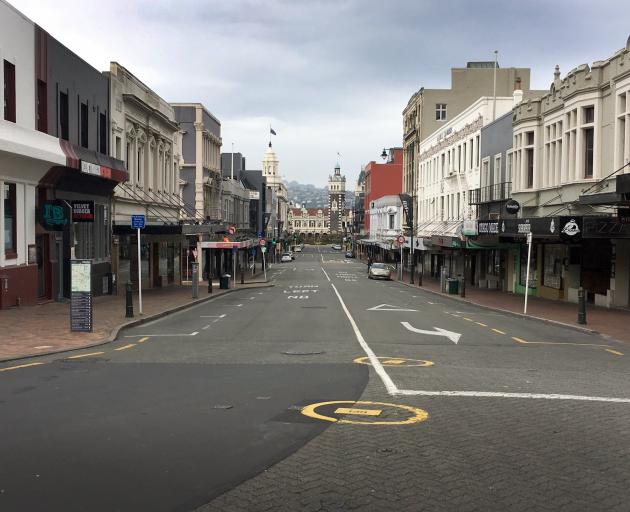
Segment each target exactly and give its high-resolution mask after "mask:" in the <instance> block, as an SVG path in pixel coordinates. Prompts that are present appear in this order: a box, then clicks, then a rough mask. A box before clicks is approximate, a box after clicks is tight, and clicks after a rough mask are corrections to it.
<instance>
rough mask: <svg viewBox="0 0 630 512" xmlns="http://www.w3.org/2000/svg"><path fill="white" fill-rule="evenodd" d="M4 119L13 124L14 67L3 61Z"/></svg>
mask: <svg viewBox="0 0 630 512" xmlns="http://www.w3.org/2000/svg"><path fill="white" fill-rule="evenodd" d="M4 119H5V121H11V122H12V123H15V119H16V112H15V66H14V65H13V64H11V63H10V62H8V61H6V60H5V61H4Z"/></svg>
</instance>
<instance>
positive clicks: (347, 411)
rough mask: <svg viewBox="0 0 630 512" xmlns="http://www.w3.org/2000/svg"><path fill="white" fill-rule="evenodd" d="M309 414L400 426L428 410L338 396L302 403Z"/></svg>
mask: <svg viewBox="0 0 630 512" xmlns="http://www.w3.org/2000/svg"><path fill="white" fill-rule="evenodd" d="M301 413H302V414H303V415H304V416H307V417H309V418H313V419H317V420H321V421H327V422H330V423H337V424H346V425H380V426H401V425H412V424H416V423H421V422H423V421H426V420H427V419H428V418H429V413H428V412H427V411H425V410H424V409H420V408H419V407H411V406H409V405H401V404H392V403H386V402H368V401H356V402H355V401H352V400H337V401H329V402H318V403H314V404H310V405H307V406H306V407H303V408H302V410H301Z"/></svg>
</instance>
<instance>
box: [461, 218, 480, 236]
mask: <svg viewBox="0 0 630 512" xmlns="http://www.w3.org/2000/svg"><path fill="white" fill-rule="evenodd" d="M462 235H466V236H475V235H477V221H476V220H465V221H464V225H463V227H462Z"/></svg>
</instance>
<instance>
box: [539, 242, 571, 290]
mask: <svg viewBox="0 0 630 512" xmlns="http://www.w3.org/2000/svg"><path fill="white" fill-rule="evenodd" d="M565 257H566V248H565V246H564V245H552V244H545V245H543V286H546V287H548V288H555V289H556V290H560V289H561V288H562V266H563V261H564V258H565Z"/></svg>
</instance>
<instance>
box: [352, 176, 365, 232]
mask: <svg viewBox="0 0 630 512" xmlns="http://www.w3.org/2000/svg"><path fill="white" fill-rule="evenodd" d="M352 233H353V234H354V235H355V236H358V237H361V236H363V235H365V234H366V233H365V169H361V172H360V173H359V177H358V179H357V186H356V188H355V189H354V206H353V215H352Z"/></svg>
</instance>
